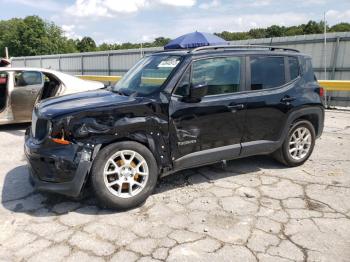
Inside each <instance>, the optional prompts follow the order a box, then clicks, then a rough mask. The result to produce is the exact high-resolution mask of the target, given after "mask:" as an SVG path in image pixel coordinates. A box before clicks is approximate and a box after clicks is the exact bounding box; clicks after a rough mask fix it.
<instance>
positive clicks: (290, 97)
mask: <svg viewBox="0 0 350 262" xmlns="http://www.w3.org/2000/svg"><path fill="white" fill-rule="evenodd" d="M295 99H296V98H295V97H292V96H285V97H283V98H282V99H281V102H282V103H289V102H292V101H294V100H295Z"/></svg>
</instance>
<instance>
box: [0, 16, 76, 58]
mask: <svg viewBox="0 0 350 262" xmlns="http://www.w3.org/2000/svg"><path fill="white" fill-rule="evenodd" d="M0 32H1V34H0V50H4V47H5V46H7V47H8V48H9V52H10V56H29V55H43V54H58V53H67V52H76V51H77V50H76V47H75V45H74V44H73V43H72V41H70V40H68V39H67V38H66V37H65V36H64V35H63V31H62V29H61V28H60V27H58V26H56V25H55V24H53V23H48V22H46V21H44V20H43V19H41V18H40V17H38V16H27V17H26V18H24V19H19V18H13V19H10V20H5V21H0Z"/></svg>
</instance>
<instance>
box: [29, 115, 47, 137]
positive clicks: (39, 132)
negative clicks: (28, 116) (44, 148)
mask: <svg viewBox="0 0 350 262" xmlns="http://www.w3.org/2000/svg"><path fill="white" fill-rule="evenodd" d="M48 132H49V122H48V120H46V119H42V118H38V117H37V114H36V112H35V110H34V111H33V115H32V136H33V138H34V139H36V140H37V141H41V140H43V139H44V138H45V137H46V135H47V133H48Z"/></svg>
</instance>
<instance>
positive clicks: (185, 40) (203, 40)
mask: <svg viewBox="0 0 350 262" xmlns="http://www.w3.org/2000/svg"><path fill="white" fill-rule="evenodd" d="M228 44H229V43H228V42H227V41H226V40H224V39H222V38H220V37H218V36H216V35H213V34H209V33H202V32H197V31H196V32H193V33H189V34H186V35H182V36H180V37H178V38H175V39H174V40H172V41H170V42H169V43H168V44H167V45H165V46H164V49H165V50H166V49H187V48H195V47H200V46H208V45H228Z"/></svg>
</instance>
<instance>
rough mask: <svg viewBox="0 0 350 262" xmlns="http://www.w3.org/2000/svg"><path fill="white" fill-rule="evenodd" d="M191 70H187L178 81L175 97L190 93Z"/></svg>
mask: <svg viewBox="0 0 350 262" xmlns="http://www.w3.org/2000/svg"><path fill="white" fill-rule="evenodd" d="M190 72H191V70H190V69H189V68H188V69H187V71H186V73H185V74H184V75H183V77H182V79H181V80H180V82H179V84H178V85H177V88H176V90H175V92H174V94H175V95H179V96H187V95H189V92H190V77H191V74H190Z"/></svg>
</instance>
